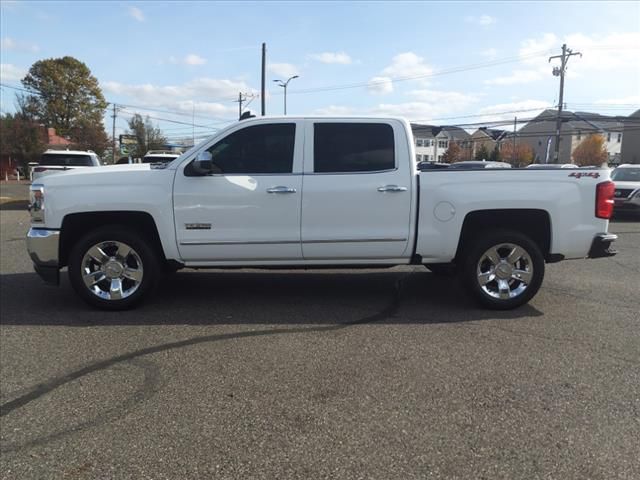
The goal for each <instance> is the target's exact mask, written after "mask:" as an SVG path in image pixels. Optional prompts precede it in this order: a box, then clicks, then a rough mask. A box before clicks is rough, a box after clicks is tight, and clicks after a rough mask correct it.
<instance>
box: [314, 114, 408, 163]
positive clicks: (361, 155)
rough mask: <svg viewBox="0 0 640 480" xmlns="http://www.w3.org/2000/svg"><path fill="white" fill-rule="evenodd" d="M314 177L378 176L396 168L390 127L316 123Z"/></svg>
mask: <svg viewBox="0 0 640 480" xmlns="http://www.w3.org/2000/svg"><path fill="white" fill-rule="evenodd" d="M313 145H314V146H313V158H314V161H313V171H314V173H349V172H353V173H356V172H380V171H387V170H393V169H395V168H396V161H395V141H394V133H393V127H392V126H391V125H389V124H386V123H349V122H332V123H324V122H318V123H315V124H314V126H313Z"/></svg>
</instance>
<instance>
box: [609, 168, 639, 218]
mask: <svg viewBox="0 0 640 480" xmlns="http://www.w3.org/2000/svg"><path fill="white" fill-rule="evenodd" d="M611 180H613V181H614V182H615V184H616V191H615V194H614V197H613V202H614V210H615V211H616V212H620V211H623V212H624V211H626V212H635V213H639V214H640V165H630V164H625V165H620V166H619V167H617V168H616V169H615V170H614V171H613V173H612V174H611Z"/></svg>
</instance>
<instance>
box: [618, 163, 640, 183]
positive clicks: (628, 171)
mask: <svg viewBox="0 0 640 480" xmlns="http://www.w3.org/2000/svg"><path fill="white" fill-rule="evenodd" d="M611 180H613V181H616V180H617V181H618V182H640V167H638V168H616V169H615V170H614V171H613V173H612V174H611Z"/></svg>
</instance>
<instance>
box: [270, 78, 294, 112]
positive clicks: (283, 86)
mask: <svg viewBox="0 0 640 480" xmlns="http://www.w3.org/2000/svg"><path fill="white" fill-rule="evenodd" d="M294 78H299V77H298V75H294V76H293V77H289V78H288V79H287V81H286V82H283V81H282V80H274V82H276V83H277V84H278V85H279V86H281V87H282V88H284V114H285V115H286V114H287V86H288V85H289V82H290V81H291V80H293V79H294Z"/></svg>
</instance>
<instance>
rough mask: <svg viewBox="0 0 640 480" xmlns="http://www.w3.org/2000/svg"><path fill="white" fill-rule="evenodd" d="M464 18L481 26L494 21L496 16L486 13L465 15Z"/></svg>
mask: <svg viewBox="0 0 640 480" xmlns="http://www.w3.org/2000/svg"><path fill="white" fill-rule="evenodd" d="M464 20H465V21H466V22H468V23H476V24H478V25H482V26H483V27H486V26H489V25H493V24H494V23H496V18H495V17H492V16H491V15H487V14H483V15H480V16H479V17H474V16H467V17H465V19H464Z"/></svg>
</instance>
